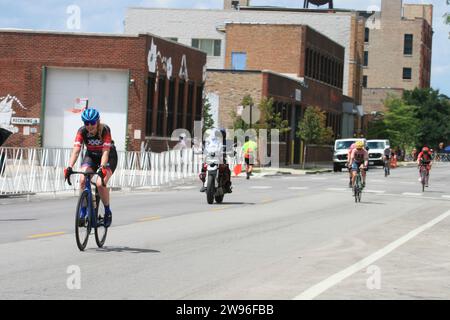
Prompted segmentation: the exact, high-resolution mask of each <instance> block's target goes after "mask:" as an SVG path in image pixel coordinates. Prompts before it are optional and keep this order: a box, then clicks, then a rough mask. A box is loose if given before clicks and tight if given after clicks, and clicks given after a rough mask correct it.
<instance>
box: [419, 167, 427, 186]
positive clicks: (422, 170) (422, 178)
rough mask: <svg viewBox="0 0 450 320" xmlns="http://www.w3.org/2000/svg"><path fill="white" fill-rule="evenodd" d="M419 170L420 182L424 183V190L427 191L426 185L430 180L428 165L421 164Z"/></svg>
mask: <svg viewBox="0 0 450 320" xmlns="http://www.w3.org/2000/svg"><path fill="white" fill-rule="evenodd" d="M419 170H420V171H419V172H420V183H421V184H422V192H425V186H426V184H427V180H428V175H429V173H428V170H427V165H425V164H421V165H420V166H419Z"/></svg>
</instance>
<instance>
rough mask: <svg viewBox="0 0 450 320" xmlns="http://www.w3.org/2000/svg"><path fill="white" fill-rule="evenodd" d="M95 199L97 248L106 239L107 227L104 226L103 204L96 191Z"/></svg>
mask: <svg viewBox="0 0 450 320" xmlns="http://www.w3.org/2000/svg"><path fill="white" fill-rule="evenodd" d="M96 200H97V201H96V202H97V205H96V207H95V208H96V209H95V214H96V215H97V226H96V228H95V242H96V243H97V246H98V247H99V248H102V247H103V246H104V244H105V241H106V235H107V233H108V228H106V227H105V207H104V206H103V202H101V201H100V196H99V195H98V193H97V197H96Z"/></svg>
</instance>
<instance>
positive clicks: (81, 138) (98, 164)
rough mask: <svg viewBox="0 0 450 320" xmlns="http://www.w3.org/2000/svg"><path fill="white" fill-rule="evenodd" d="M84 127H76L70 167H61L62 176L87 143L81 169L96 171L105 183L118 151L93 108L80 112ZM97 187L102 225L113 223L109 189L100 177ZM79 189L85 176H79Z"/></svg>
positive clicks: (82, 188) (113, 166) (105, 126)
mask: <svg viewBox="0 0 450 320" xmlns="http://www.w3.org/2000/svg"><path fill="white" fill-rule="evenodd" d="M81 119H82V120H83V122H84V126H83V127H81V128H80V129H78V132H77V135H76V137H75V143H74V147H73V150H72V156H71V157H70V160H69V166H68V167H67V168H66V169H64V177H65V178H66V179H67V178H68V177H69V175H70V174H71V173H72V168H73V166H74V165H75V163H76V162H77V159H78V156H79V155H80V151H81V148H82V146H83V145H85V146H86V154H85V156H84V158H83V160H82V162H81V171H82V172H90V173H94V172H96V173H97V174H98V175H100V176H101V177H103V179H104V182H105V184H107V183H108V180H109V179H110V178H111V176H112V174H113V173H114V170H115V169H116V167H117V152H116V148H115V147H114V142H113V140H112V137H111V129H110V128H109V127H108V126H107V125H106V124H103V123H101V122H100V113H99V112H98V111H97V110H95V109H91V108H90V109H86V110H84V111H83V113H82V115H81ZM96 184H97V188H98V192H99V194H100V198H101V199H102V202H103V205H104V206H105V226H106V227H109V226H110V225H111V222H112V212H111V208H110V203H109V189H108V188H107V187H104V186H103V185H102V183H101V180H100V179H98V180H97V183H96ZM80 188H81V190H84V188H85V177H84V176H80ZM86 214H87V212H86V208H82V210H81V217H80V218H84V217H85V216H86Z"/></svg>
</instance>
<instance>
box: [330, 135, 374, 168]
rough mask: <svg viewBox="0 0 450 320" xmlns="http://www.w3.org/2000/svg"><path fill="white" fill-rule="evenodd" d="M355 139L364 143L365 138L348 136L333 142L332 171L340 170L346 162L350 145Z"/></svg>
mask: <svg viewBox="0 0 450 320" xmlns="http://www.w3.org/2000/svg"><path fill="white" fill-rule="evenodd" d="M356 141H363V142H364V145H366V143H367V141H366V139H359V138H350V139H338V140H336V141H335V142H334V153H333V171H334V172H338V171H342V168H344V167H345V165H346V164H347V160H348V159H347V154H348V150H349V149H350V146H351V145H352V144H354V143H355V142H356Z"/></svg>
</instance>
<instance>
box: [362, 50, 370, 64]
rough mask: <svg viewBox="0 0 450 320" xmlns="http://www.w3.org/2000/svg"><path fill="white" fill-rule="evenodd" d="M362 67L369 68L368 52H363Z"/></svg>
mask: <svg viewBox="0 0 450 320" xmlns="http://www.w3.org/2000/svg"><path fill="white" fill-rule="evenodd" d="M363 66H364V67H367V66H369V51H364V64H363Z"/></svg>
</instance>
